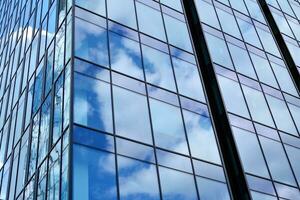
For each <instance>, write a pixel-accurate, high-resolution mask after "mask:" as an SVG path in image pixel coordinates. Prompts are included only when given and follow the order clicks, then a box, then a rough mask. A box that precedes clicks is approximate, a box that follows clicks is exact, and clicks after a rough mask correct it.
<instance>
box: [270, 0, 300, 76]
mask: <svg viewBox="0 0 300 200" xmlns="http://www.w3.org/2000/svg"><path fill="white" fill-rule="evenodd" d="M267 3H268V6H269V8H270V10H271V13H272V15H273V17H274V19H275V21H276V23H277V26H278V28H279V30H280V32H281V34H282V36H283V39H284V40H285V42H286V45H287V47H288V49H289V51H290V53H291V55H292V57H293V59H294V62H295V63H296V65H297V67H298V71H299V70H300V60H299V58H298V56H297V55H299V53H300V14H299V12H300V4H299V2H297V1H291V0H284V1H267Z"/></svg>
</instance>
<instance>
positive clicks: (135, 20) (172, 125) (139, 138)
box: [72, 0, 230, 200]
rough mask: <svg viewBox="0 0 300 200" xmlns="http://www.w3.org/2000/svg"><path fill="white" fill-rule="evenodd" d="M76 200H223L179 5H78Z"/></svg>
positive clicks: (133, 1)
mask: <svg viewBox="0 0 300 200" xmlns="http://www.w3.org/2000/svg"><path fill="white" fill-rule="evenodd" d="M75 5H76V7H75V22H74V23H75V27H74V29H75V31H74V32H75V33H74V43H75V46H74V54H75V58H74V74H73V75H74V104H73V110H74V127H73V128H74V130H73V136H72V141H73V143H74V144H73V154H72V156H73V161H72V165H73V173H72V182H73V193H72V195H73V199H78V200H79V199H149V200H150V199H151V200H152V199H153V200H154V199H181V200H184V199H186V200H188V199H199V198H200V199H230V192H229V190H228V187H227V183H226V176H225V174H224V170H223V164H222V158H221V155H220V152H219V148H218V143H217V141H216V137H215V133H214V128H213V125H212V122H211V118H210V113H209V108H208V106H207V103H206V98H205V93H204V91H203V88H202V81H201V80H202V79H201V75H200V74H199V71H198V65H197V62H196V60H195V56H194V51H193V47H192V43H191V39H190V35H189V31H188V28H187V23H186V19H185V16H184V14H183V7H182V5H181V2H180V1H179V0H175V1H164V0H162V1H161V2H157V1H147V0H139V1H138V0H122V1H119V0H109V1H104V0H101V1H99V0H98V1H96V0H90V1H85V0H76V1H75Z"/></svg>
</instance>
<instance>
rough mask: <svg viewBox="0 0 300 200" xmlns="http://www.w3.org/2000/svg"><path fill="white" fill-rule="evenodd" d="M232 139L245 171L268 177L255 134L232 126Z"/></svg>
mask: <svg viewBox="0 0 300 200" xmlns="http://www.w3.org/2000/svg"><path fill="white" fill-rule="evenodd" d="M232 131H233V133H234V139H235V141H236V145H237V147H238V151H239V154H240V157H241V160H242V163H243V167H244V170H245V171H246V172H249V173H252V174H255V175H258V176H262V177H265V178H269V177H270V176H269V173H268V170H267V166H266V163H265V161H264V157H263V154H262V151H261V149H260V144H259V142H258V139H257V137H256V135H255V134H253V133H250V132H247V131H245V130H242V129H239V128H235V127H232Z"/></svg>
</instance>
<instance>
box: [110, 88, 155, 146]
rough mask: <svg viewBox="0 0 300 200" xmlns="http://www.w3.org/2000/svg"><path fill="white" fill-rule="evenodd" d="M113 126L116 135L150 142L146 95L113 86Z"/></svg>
mask: <svg viewBox="0 0 300 200" xmlns="http://www.w3.org/2000/svg"><path fill="white" fill-rule="evenodd" d="M113 95H114V113H115V126H116V133H117V134H118V135H121V136H124V137H127V138H130V139H133V140H138V141H141V142H145V143H152V138H151V129H150V121H149V112H148V106H147V99H146V97H144V96H142V95H140V94H137V93H134V92H130V91H129V90H125V89H121V88H119V87H116V86H114V87H113Z"/></svg>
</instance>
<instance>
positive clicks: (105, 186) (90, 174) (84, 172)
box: [73, 145, 117, 200]
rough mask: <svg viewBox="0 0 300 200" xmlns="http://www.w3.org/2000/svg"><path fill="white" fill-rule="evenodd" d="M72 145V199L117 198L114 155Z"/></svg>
mask: <svg viewBox="0 0 300 200" xmlns="http://www.w3.org/2000/svg"><path fill="white" fill-rule="evenodd" d="M73 147H74V148H73V162H74V165H73V183H74V185H73V199H74V200H82V199H89V200H101V199H107V200H115V199H117V191H116V174H115V171H116V169H115V158H114V155H113V154H111V153H106V152H103V151H97V150H93V149H89V148H86V147H83V146H79V145H74V146H73Z"/></svg>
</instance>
